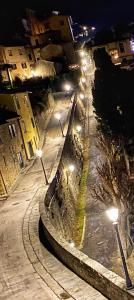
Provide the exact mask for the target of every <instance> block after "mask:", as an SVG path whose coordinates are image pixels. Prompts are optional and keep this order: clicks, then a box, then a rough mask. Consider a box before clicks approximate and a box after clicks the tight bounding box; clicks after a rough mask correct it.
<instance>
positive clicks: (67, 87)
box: [64, 83, 72, 92]
mask: <svg viewBox="0 0 134 300" xmlns="http://www.w3.org/2000/svg"><path fill="white" fill-rule="evenodd" d="M71 89H72V86H71V84H69V83H65V84H64V90H65V91H66V92H70V91H71Z"/></svg>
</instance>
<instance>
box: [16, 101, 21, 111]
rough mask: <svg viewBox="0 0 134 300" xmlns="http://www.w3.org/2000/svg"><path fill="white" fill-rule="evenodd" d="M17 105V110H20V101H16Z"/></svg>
mask: <svg viewBox="0 0 134 300" xmlns="http://www.w3.org/2000/svg"><path fill="white" fill-rule="evenodd" d="M16 105H17V108H18V109H20V103H19V100H18V99H16Z"/></svg>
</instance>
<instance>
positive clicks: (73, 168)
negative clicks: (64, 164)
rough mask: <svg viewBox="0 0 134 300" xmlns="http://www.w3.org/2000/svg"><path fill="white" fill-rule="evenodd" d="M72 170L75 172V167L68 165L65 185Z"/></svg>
mask: <svg viewBox="0 0 134 300" xmlns="http://www.w3.org/2000/svg"><path fill="white" fill-rule="evenodd" d="M74 170H75V166H74V165H69V167H68V170H67V185H68V182H69V180H68V179H69V174H70V173H73V172H74Z"/></svg>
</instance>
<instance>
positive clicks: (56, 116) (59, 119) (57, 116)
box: [55, 113, 64, 137]
mask: <svg viewBox="0 0 134 300" xmlns="http://www.w3.org/2000/svg"><path fill="white" fill-rule="evenodd" d="M55 119H57V120H58V121H59V125H60V129H61V133H62V136H63V137H64V132H63V128H62V124H61V115H60V114H59V113H56V114H55Z"/></svg>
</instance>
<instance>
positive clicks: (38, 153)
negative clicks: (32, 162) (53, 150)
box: [36, 149, 43, 157]
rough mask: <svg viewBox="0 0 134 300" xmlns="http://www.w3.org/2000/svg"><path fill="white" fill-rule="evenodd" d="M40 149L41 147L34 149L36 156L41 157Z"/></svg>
mask: <svg viewBox="0 0 134 300" xmlns="http://www.w3.org/2000/svg"><path fill="white" fill-rule="evenodd" d="M42 153H43V152H42V150H41V149H37V150H36V155H37V156H38V157H42Z"/></svg>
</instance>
